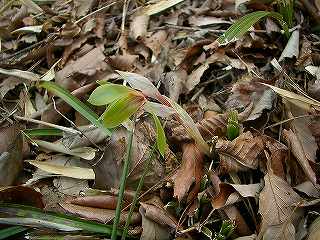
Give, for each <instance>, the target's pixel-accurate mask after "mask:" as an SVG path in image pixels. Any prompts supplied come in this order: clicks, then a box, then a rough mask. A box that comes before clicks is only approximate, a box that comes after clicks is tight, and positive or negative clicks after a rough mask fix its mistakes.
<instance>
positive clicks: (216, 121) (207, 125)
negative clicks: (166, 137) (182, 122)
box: [172, 113, 228, 141]
mask: <svg viewBox="0 0 320 240" xmlns="http://www.w3.org/2000/svg"><path fill="white" fill-rule="evenodd" d="M207 115H208V114H207ZM227 121H228V114H215V113H214V114H210V116H208V117H206V118H204V119H202V120H201V121H200V122H198V123H197V124H196V125H197V128H198V129H199V132H200V134H201V136H202V137H203V138H204V139H205V140H206V141H209V140H211V139H212V138H213V137H214V136H219V137H223V136H225V135H226V132H227ZM172 138H173V139H174V140H176V141H187V140H190V137H189V135H188V134H187V133H186V131H185V128H184V127H182V126H178V127H175V128H173V129H172Z"/></svg>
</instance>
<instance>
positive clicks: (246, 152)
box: [216, 132, 263, 173]
mask: <svg viewBox="0 0 320 240" xmlns="http://www.w3.org/2000/svg"><path fill="white" fill-rule="evenodd" d="M262 150H263V144H262V142H261V139H260V138H259V137H254V136H253V135H252V134H251V133H250V132H245V133H243V134H241V135H240V136H239V137H237V138H236V139H234V140H233V141H232V142H230V141H226V140H218V142H217V144H216V151H217V152H218V154H219V156H220V172H221V173H224V172H230V171H235V172H237V171H246V170H248V169H256V168H257V167H258V165H259V155H260V154H261V152H262Z"/></svg>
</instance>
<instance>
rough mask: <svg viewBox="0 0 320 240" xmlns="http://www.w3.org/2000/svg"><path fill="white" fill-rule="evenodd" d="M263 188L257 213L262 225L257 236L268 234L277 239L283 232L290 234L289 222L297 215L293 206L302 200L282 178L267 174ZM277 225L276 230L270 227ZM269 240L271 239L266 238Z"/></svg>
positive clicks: (270, 173)
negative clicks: (260, 217)
mask: <svg viewBox="0 0 320 240" xmlns="http://www.w3.org/2000/svg"><path fill="white" fill-rule="evenodd" d="M264 182H265V186H264V188H263V190H262V192H261V193H260V198H259V213H260V214H261V216H262V223H261V229H260V233H259V236H260V238H261V237H262V236H264V235H265V234H270V232H269V231H272V236H274V237H276V236H278V237H277V239H281V238H279V237H280V236H283V235H282V234H281V233H283V232H288V233H291V232H292V226H291V224H288V222H291V220H293V219H294V218H295V217H294V216H295V215H297V213H296V212H295V211H296V210H295V207H294V206H293V204H295V203H298V202H300V201H301V200H302V198H301V197H300V196H299V195H298V194H297V193H296V192H295V191H293V189H292V187H291V186H290V185H289V184H288V183H287V182H286V181H285V180H283V179H282V178H280V177H278V176H276V175H274V174H273V173H272V172H268V173H267V174H266V175H265V177H264ZM275 225H278V226H279V227H278V228H276V229H274V228H273V229H272V228H271V229H270V227H272V226H275ZM268 239H271V238H268Z"/></svg>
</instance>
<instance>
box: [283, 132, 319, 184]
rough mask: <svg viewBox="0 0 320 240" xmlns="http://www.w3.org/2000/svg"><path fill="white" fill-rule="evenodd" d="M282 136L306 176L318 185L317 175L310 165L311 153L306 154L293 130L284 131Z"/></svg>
mask: <svg viewBox="0 0 320 240" xmlns="http://www.w3.org/2000/svg"><path fill="white" fill-rule="evenodd" d="M282 134H283V137H284V139H285V140H286V142H287V144H288V145H289V146H290V149H291V151H292V153H293V155H294V156H295V157H296V159H297V160H298V162H299V164H300V166H301V167H302V169H303V171H304V173H305V174H306V176H307V177H308V178H309V180H310V181H311V182H312V183H313V184H316V181H317V179H316V174H315V172H314V171H313V169H312V168H311V166H310V164H309V161H311V159H309V156H308V155H309V153H307V152H305V150H304V148H303V146H302V144H301V142H300V140H299V138H298V137H297V135H296V134H295V133H294V132H293V131H292V130H285V129H284V130H283V132H282Z"/></svg>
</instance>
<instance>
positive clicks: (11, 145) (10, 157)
mask: <svg viewBox="0 0 320 240" xmlns="http://www.w3.org/2000/svg"><path fill="white" fill-rule="evenodd" d="M20 127H21V126H19V125H11V126H3V127H1V128H0V139H1V143H0V153H1V155H0V172H1V174H0V186H10V185H12V184H13V183H14V182H15V180H16V178H17V177H18V176H19V174H20V172H21V171H22V168H23V166H22V164H23V160H22V147H23V138H22V135H21V133H20Z"/></svg>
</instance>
